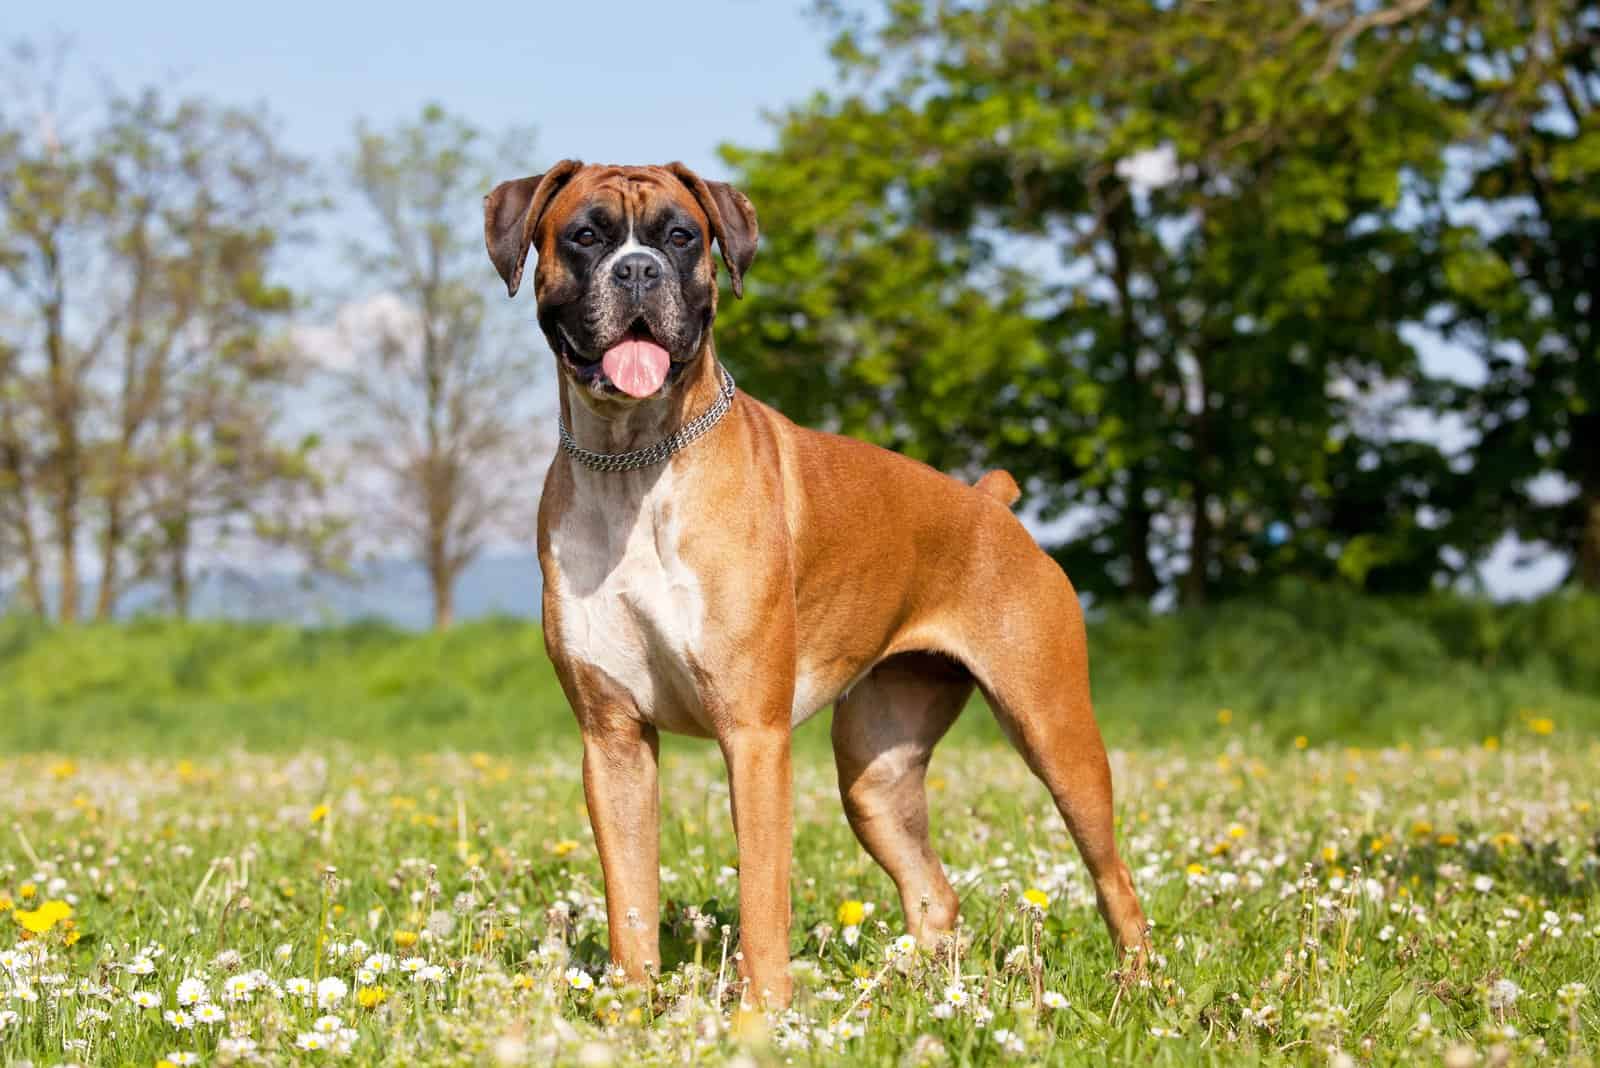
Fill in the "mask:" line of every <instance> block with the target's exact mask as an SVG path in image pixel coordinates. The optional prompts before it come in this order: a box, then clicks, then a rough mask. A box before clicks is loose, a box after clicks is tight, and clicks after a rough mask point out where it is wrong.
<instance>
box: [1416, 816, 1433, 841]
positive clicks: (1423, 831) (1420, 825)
mask: <svg viewBox="0 0 1600 1068" xmlns="http://www.w3.org/2000/svg"><path fill="white" fill-rule="evenodd" d="M1411 833H1412V834H1414V835H1416V836H1417V837H1418V838H1426V837H1427V836H1428V835H1430V834H1432V833H1433V824H1431V823H1429V822H1428V821H1427V820H1417V821H1416V822H1415V823H1413V824H1412V825H1411Z"/></svg>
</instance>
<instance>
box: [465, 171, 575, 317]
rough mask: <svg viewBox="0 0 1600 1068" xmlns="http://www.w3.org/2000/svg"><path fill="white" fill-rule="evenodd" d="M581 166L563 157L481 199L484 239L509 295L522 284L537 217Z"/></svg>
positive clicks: (512, 294) (513, 294)
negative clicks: (546, 168) (542, 169)
mask: <svg viewBox="0 0 1600 1068" xmlns="http://www.w3.org/2000/svg"><path fill="white" fill-rule="evenodd" d="M582 166H583V164H582V163H580V162H579V161H577V160H575V159H564V160H562V161H561V162H560V163H557V164H556V165H555V166H553V167H551V168H550V169H549V170H547V171H545V172H544V173H543V174H535V175H531V176H529V177H527V178H517V179H515V180H514V181H510V182H501V183H500V184H499V185H497V186H495V187H494V190H493V191H492V192H491V193H490V194H489V195H488V196H486V197H484V198H483V240H484V243H485V244H486V245H488V246H489V259H491V260H493V261H494V269H495V270H497V271H499V272H500V277H501V279H503V280H504V281H505V284H506V294H507V295H508V296H512V297H514V296H516V295H517V289H518V288H519V287H521V285H522V269H523V267H525V266H526V265H527V262H528V249H529V247H531V246H532V245H533V236H534V231H535V230H536V229H537V228H538V226H539V216H541V215H543V214H544V209H545V207H546V206H547V205H549V203H550V200H551V198H553V197H554V196H555V195H556V193H557V191H559V190H560V189H561V187H562V186H563V185H565V184H566V182H567V179H568V178H571V177H572V175H573V174H574V173H576V172H577V170H578V169H579V168H580V167H582Z"/></svg>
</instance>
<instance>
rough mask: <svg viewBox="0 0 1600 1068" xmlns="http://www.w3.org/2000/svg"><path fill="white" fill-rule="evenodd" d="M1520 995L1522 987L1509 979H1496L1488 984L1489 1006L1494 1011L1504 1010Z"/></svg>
mask: <svg viewBox="0 0 1600 1068" xmlns="http://www.w3.org/2000/svg"><path fill="white" fill-rule="evenodd" d="M1521 996H1522V988H1521V987H1520V986H1518V985H1517V984H1516V983H1513V982H1512V981H1511V980H1510V979H1496V980H1495V981H1494V982H1493V983H1492V984H1490V986H1489V1008H1491V1009H1493V1010H1495V1011H1496V1012H1505V1011H1506V1010H1507V1009H1510V1008H1511V1007H1513V1006H1514V1005H1516V1003H1517V998H1519V997H1521Z"/></svg>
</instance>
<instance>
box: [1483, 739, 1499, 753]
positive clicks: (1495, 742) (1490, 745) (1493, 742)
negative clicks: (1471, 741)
mask: <svg viewBox="0 0 1600 1068" xmlns="http://www.w3.org/2000/svg"><path fill="white" fill-rule="evenodd" d="M1483 747H1484V748H1485V749H1487V750H1489V752H1491V753H1492V752H1494V751H1495V750H1496V749H1499V748H1500V739H1499V738H1497V737H1495V736H1494V735H1492V734H1491V735H1489V737H1487V738H1485V739H1484V740H1483Z"/></svg>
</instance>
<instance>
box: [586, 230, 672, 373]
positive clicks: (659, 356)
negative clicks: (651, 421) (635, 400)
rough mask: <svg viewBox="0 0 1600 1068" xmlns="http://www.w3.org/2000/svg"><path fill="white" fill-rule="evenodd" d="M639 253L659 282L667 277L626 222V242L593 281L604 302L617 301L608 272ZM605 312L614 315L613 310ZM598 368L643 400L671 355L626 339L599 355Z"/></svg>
mask: <svg viewBox="0 0 1600 1068" xmlns="http://www.w3.org/2000/svg"><path fill="white" fill-rule="evenodd" d="M636 252H637V253H643V254H645V255H646V256H648V257H650V259H651V260H653V261H654V262H655V265H656V267H657V269H658V270H660V271H661V274H662V277H663V279H665V278H666V277H667V275H668V271H667V262H666V260H665V259H664V258H663V257H662V255H661V253H660V252H658V251H656V250H655V249H653V248H651V247H650V246H649V245H645V244H641V243H640V242H639V239H638V238H637V237H635V236H634V232H633V220H632V219H629V220H628V239H627V240H626V241H624V242H623V243H622V244H621V245H619V246H618V247H617V248H616V249H615V250H613V251H612V252H611V253H610V254H609V255H607V256H606V258H605V259H603V260H601V261H600V265H599V267H597V268H596V273H595V281H596V283H597V284H598V285H599V286H600V287H601V290H602V292H603V294H604V298H603V299H604V300H605V301H606V302H614V301H616V300H617V299H619V298H618V295H617V287H616V286H615V284H614V282H613V279H612V271H614V270H615V269H616V266H617V263H618V262H619V261H620V260H621V259H622V257H624V256H629V255H632V254H634V253H636ZM607 311H608V312H609V313H610V314H612V315H614V314H615V311H614V308H608V309H607ZM601 367H602V368H603V369H604V370H605V373H606V377H607V378H609V379H610V380H611V382H612V384H613V385H615V386H616V387H617V388H618V389H620V390H622V392H624V393H626V394H627V395H628V396H630V397H639V398H644V397H648V396H650V395H651V394H653V393H655V392H656V390H658V389H660V388H661V386H662V383H664V382H665V381H666V380H667V372H668V371H669V370H671V368H672V354H671V353H669V352H668V351H667V350H666V349H664V348H662V347H661V346H660V345H658V344H656V343H655V342H654V341H646V340H644V339H642V338H627V339H625V340H623V341H620V342H618V343H617V344H615V345H613V346H611V348H609V349H607V350H606V351H605V353H604V354H603V355H602V356H601Z"/></svg>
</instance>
